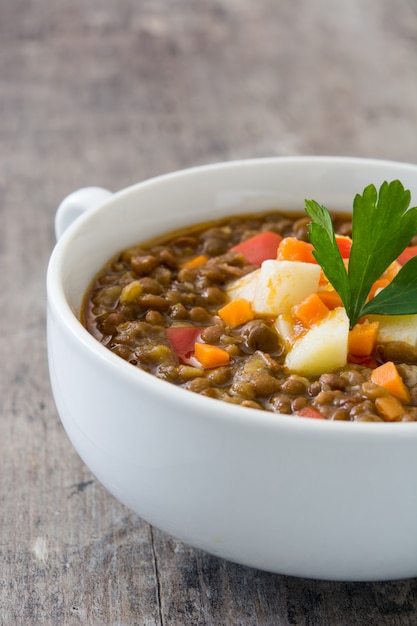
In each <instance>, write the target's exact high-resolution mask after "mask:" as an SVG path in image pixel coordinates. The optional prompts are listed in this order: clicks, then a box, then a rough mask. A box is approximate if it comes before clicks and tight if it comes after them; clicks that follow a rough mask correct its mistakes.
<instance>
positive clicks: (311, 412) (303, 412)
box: [297, 406, 326, 420]
mask: <svg viewBox="0 0 417 626" xmlns="http://www.w3.org/2000/svg"><path fill="white" fill-rule="evenodd" d="M297 415H300V416H301V417H310V418H313V419H316V420H325V419H326V418H325V417H324V415H323V414H322V413H320V411H317V409H314V408H313V407H312V406H305V407H304V408H303V409H300V410H299V411H297Z"/></svg>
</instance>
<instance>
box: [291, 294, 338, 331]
mask: <svg viewBox="0 0 417 626" xmlns="http://www.w3.org/2000/svg"><path fill="white" fill-rule="evenodd" d="M328 313H329V309H328V308H327V306H326V305H325V304H324V302H323V300H322V299H321V298H320V297H319V296H318V295H317V294H316V293H311V294H310V295H309V296H307V298H305V299H304V300H303V301H302V302H300V303H299V304H296V305H295V306H294V307H293V308H292V314H293V316H294V317H295V318H296V319H297V320H299V321H300V322H301V323H302V324H303V326H306V327H309V326H312V324H315V323H316V322H319V321H320V320H322V319H323V318H325V317H326V315H327V314H328Z"/></svg>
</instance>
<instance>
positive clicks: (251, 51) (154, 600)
mask: <svg viewBox="0 0 417 626" xmlns="http://www.w3.org/2000/svg"><path fill="white" fill-rule="evenodd" d="M416 37H417V5H416V2H415V0H367V1H366V2H362V0H349V1H348V2H346V1H345V0H333V1H331V0H328V1H326V0H316V1H315V2H309V0H275V1H271V0H269V1H268V0H259V1H257V2H254V1H251V0H227V2H226V1H224V2H222V1H221V0H213V1H212V0H200V1H199V2H187V1H186V0H171V1H168V0H165V1H164V0H155V1H154V2H147V1H145V0H118V1H117V2H112V1H110V0H90V1H89V2H85V1H84V0H71V2H65V1H64V0H54V1H53V2H49V1H48V0H32V1H30V0H19V1H16V2H15V1H14V0H4V1H3V2H2V3H1V5H0V216H1V226H0V259H1V265H0V267H1V274H0V280H1V290H0V307H1V308H0V311H1V320H2V322H3V325H2V328H3V335H2V339H1V341H0V357H1V363H2V365H1V379H0V411H1V415H0V452H1V460H0V502H1V506H0V533H1V535H0V558H1V569H0V622H1V624H5V625H9V624H10V625H15V624H16V625H26V624H28V625H34V624H38V625H41V626H43V625H49V624H51V625H55V624H94V625H96V624H97V625H110V624H111V625H132V624H140V625H147V626H148V625H153V624H157V625H163V626H168V625H190V626H191V625H193V626H194V625H196V624H201V625H203V624H204V625H216V626H217V625H223V624H224V625H229V624H232V625H234V624H239V625H241V626H246V625H248V626H249V625H250V626H252V625H255V624H260V625H276V624H277V625H284V624H285V625H286V624H296V625H310V626H311V625H318V626H324V625H331V626H337V625H345V624H348V625H350V624H354V625H362V624H365V625H374V624H378V625H379V626H380V625H383V624H386V625H389V626H393V625H394V626H395V625H401V626H405V625H408V624H409V625H415V624H417V579H412V580H404V581H394V582H384V583H382V582H379V583H366V584H365V583H362V584H359V583H334V582H325V581H313V580H300V579H295V578H290V577H286V576H278V575H273V574H269V573H264V572H259V571H255V570H252V569H249V568H245V567H241V566H238V565H235V564H232V563H228V562H225V561H223V560H220V559H217V558H214V557H211V556H208V555H206V554H203V553H201V552H199V551H197V550H194V549H192V548H190V547H187V546H185V545H183V544H182V543H180V542H178V541H176V540H175V539H173V538H171V537H168V536H167V535H165V534H164V533H162V532H160V531H158V530H157V529H155V528H152V527H150V526H149V525H148V524H146V523H145V522H143V521H142V520H141V519H139V518H138V517H136V516H135V515H133V514H132V513H130V512H129V511H128V510H127V509H126V508H124V507H123V506H122V505H121V504H119V503H118V502H117V501H115V500H114V499H113V498H112V497H111V496H109V495H108V494H107V492H106V491H105V490H104V489H103V488H102V487H101V485H100V484H98V483H97V481H96V480H95V479H94V477H93V476H92V475H91V474H90V472H89V471H88V470H87V469H86V467H85V466H84V465H83V463H82V462H81V461H80V459H79V458H78V456H77V454H76V453H75V451H74V450H73V448H72V447H71V445H70V443H69V441H68V439H67V437H66V435H65V433H64V431H63V429H62V426H61V424H60V421H59V418H58V415H57V412H56V410H55V406H54V402H53V399H52V396H51V391H50V386H49V380H48V370H47V360H46V349H45V271H46V266H47V261H48V257H49V255H50V252H51V250H52V247H53V245H54V232H53V220H54V214H55V210H56V207H57V205H58V204H59V202H60V201H61V199H62V198H63V197H64V196H65V195H66V194H68V193H69V192H71V191H72V190H74V189H76V188H79V187H82V186H85V185H92V184H93V185H102V186H105V187H108V188H109V189H111V190H117V189H119V188H122V187H124V186H126V185H128V184H130V183H133V182H136V181H138V180H141V179H144V178H146V177H149V176H152V175H156V174H160V173H164V172H167V171H170V170H174V169H178V168H181V167H186V166H190V165H194V164H202V163H208V162H213V161H218V160H229V159H232V158H245V157H251V156H255V157H256V156H264V155H265V156H266V155H289V154H338V155H357V156H366V157H378V158H387V159H394V160H402V161H411V162H416V161H417V132H416V129H417V55H416ZM387 461H389V460H387ZM399 488H401V485H399ZM413 495H414V496H415V494H410V497H412V496H413ZM387 506H389V503H387ZM399 525H400V526H401V521H399ZM393 532H396V531H395V529H393ZM399 532H401V531H399ZM416 532H417V529H416Z"/></svg>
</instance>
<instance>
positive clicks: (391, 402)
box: [375, 396, 405, 422]
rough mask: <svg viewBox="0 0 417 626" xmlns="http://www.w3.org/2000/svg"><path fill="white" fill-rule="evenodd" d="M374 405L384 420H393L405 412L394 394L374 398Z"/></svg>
mask: <svg viewBox="0 0 417 626" xmlns="http://www.w3.org/2000/svg"><path fill="white" fill-rule="evenodd" d="M375 406H376V409H377V411H378V413H379V414H380V415H382V417H383V418H384V420H385V421H386V422H395V421H396V420H398V418H399V417H401V415H403V414H404V413H405V409H404V405H403V404H402V403H401V402H400V401H399V400H398V398H396V397H395V396H382V397H381V398H376V399H375Z"/></svg>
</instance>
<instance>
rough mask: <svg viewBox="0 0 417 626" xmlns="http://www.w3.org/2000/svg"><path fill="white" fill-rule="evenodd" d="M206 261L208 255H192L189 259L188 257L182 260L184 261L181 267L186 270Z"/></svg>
mask: <svg viewBox="0 0 417 626" xmlns="http://www.w3.org/2000/svg"><path fill="white" fill-rule="evenodd" d="M207 261H208V256H206V255H205V254H199V255H198V256H193V257H192V258H191V259H188V261H184V263H182V264H181V267H183V268H184V269H187V270H192V269H193V268H195V267H200V265H204V263H207Z"/></svg>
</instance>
